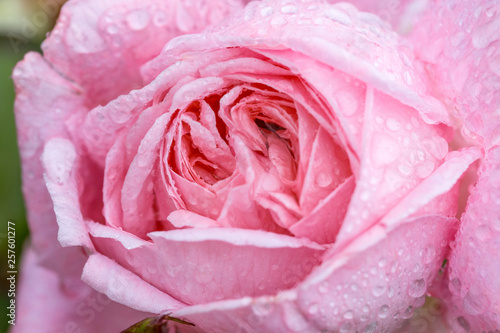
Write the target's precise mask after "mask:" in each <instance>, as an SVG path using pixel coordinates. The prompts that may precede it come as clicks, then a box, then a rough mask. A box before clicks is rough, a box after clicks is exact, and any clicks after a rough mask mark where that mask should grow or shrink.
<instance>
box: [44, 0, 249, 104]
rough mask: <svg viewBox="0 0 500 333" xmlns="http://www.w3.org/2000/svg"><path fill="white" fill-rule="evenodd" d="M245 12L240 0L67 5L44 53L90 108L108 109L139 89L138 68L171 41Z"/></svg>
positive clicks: (107, 1)
mask: <svg viewBox="0 0 500 333" xmlns="http://www.w3.org/2000/svg"><path fill="white" fill-rule="evenodd" d="M239 8H241V3H240V1H238V0H224V1H219V2H218V3H217V5H211V6H208V5H207V1H205V0H197V1H192V2H189V3H185V2H182V1H177V0H169V1H159V0H146V1H142V2H138V1H133V0H126V1H122V0H104V1H102V0H92V1H82V0H77V1H71V2H68V3H67V4H66V5H64V6H63V8H62V10H61V13H60V16H59V20H58V23H57V25H56V27H55V28H54V30H53V31H52V33H51V35H50V37H49V38H48V39H47V40H46V41H45V42H44V44H43V46H42V49H43V51H44V55H45V57H46V58H47V59H48V60H49V61H50V62H51V63H52V64H54V66H55V67H56V68H57V69H58V70H60V71H61V72H62V73H64V75H66V76H68V77H69V78H70V79H72V80H74V81H75V82H76V83H77V84H79V85H80V86H81V87H82V88H83V90H84V92H85V98H86V102H87V105H89V106H91V107H94V106H96V105H99V104H101V105H104V104H106V103H107V102H109V101H110V100H112V99H113V98H116V97H117V96H119V95H122V94H126V93H128V92H129V91H130V90H132V89H136V88H140V87H141V86H143V84H144V82H143V80H142V78H141V76H140V72H139V68H140V66H141V65H142V64H144V63H145V62H146V61H148V60H150V59H152V58H153V57H155V56H156V55H157V54H158V53H159V52H160V50H161V48H162V47H163V45H164V44H165V43H166V42H167V41H168V40H170V39H171V38H173V37H175V36H178V35H180V34H183V33H193V32H198V31H201V30H202V29H203V28H205V27H206V26H208V25H210V24H212V23H215V22H218V21H220V20H221V19H222V18H223V17H224V16H226V15H228V14H229V13H231V12H232V11H234V10H236V9H239Z"/></svg>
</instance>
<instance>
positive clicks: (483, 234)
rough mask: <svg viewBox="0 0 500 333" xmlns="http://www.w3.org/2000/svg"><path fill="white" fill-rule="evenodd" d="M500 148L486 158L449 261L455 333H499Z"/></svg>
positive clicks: (451, 312) (490, 152)
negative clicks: (497, 331) (496, 332)
mask: <svg viewBox="0 0 500 333" xmlns="http://www.w3.org/2000/svg"><path fill="white" fill-rule="evenodd" d="M499 207H500V148H499V147H496V148H493V149H492V150H490V151H489V152H488V153H487V154H486V157H485V158H484V159H483V165H482V166H481V168H480V176H479V180H478V182H477V184H476V186H475V188H474V190H473V191H472V194H471V196H470V197H469V201H468V204H467V209H466V212H465V214H464V215H463V217H462V224H461V227H460V230H459V232H458V236H457V239H456V241H455V244H454V246H453V252H452V256H451V259H450V266H449V267H450V273H449V289H450V291H451V295H452V297H451V300H450V301H451V303H450V304H449V307H450V311H449V313H447V315H448V318H449V321H450V324H451V326H452V328H453V331H454V332H483V331H484V332H486V331H494V330H495V329H498V328H500V317H499V313H500V271H499V269H498V265H497V263H498V262H499V261H500V213H499Z"/></svg>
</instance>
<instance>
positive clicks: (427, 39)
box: [411, 0, 500, 149]
mask: <svg viewBox="0 0 500 333" xmlns="http://www.w3.org/2000/svg"><path fill="white" fill-rule="evenodd" d="M431 4H432V5H430V6H429V9H428V11H427V12H426V13H425V14H424V16H423V18H422V20H421V22H420V23H419V25H418V26H417V27H416V29H415V32H414V33H413V34H412V35H411V39H412V41H413V44H414V45H415V46H416V53H417V55H418V56H419V57H420V58H421V59H422V60H424V61H426V62H428V65H427V68H428V71H429V74H430V75H431V76H432V78H433V80H434V84H435V87H434V89H433V90H434V91H436V93H437V94H440V95H442V96H443V97H444V99H445V101H446V103H447V104H448V107H449V109H450V110H452V112H454V115H455V117H457V118H459V119H461V120H460V122H461V123H459V120H458V119H457V127H462V123H463V125H465V128H464V129H463V132H464V133H463V134H464V135H465V136H466V138H469V139H474V140H475V141H478V142H479V143H481V144H483V145H484V146H485V147H486V148H487V149H488V148H490V147H492V146H495V145H499V144H500V111H499V110H500V94H499V93H498V91H499V89H500V48H499V47H498V44H499V42H500V34H499V33H498V30H499V29H500V10H499V8H498V2H497V1H493V0H472V1H460V0H445V1H438V0H433V1H432V2H431ZM436 22H439V24H436ZM471 132H472V133H471ZM478 136H479V137H478Z"/></svg>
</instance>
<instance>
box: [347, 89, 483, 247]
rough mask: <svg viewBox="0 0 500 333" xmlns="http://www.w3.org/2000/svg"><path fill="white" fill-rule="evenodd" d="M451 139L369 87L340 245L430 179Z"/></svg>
mask: <svg viewBox="0 0 500 333" xmlns="http://www.w3.org/2000/svg"><path fill="white" fill-rule="evenodd" d="M447 134H448V132H447V128H446V127H443V126H438V125H429V124H427V123H425V122H424V121H423V120H422V119H421V118H420V117H419V114H418V112H417V110H415V109H413V108H411V107H409V106H406V105H404V104H401V103H400V102H399V101H397V100H396V99H394V98H392V97H390V96H388V95H386V94H384V93H381V92H379V91H377V90H374V89H373V88H372V87H368V89H367V102H366V110H365V121H364V129H363V147H362V151H361V154H360V155H361V166H360V177H359V178H358V179H357V185H356V190H355V191H354V194H353V196H352V198H351V203H350V206H349V209H348V211H347V215H346V219H345V221H344V224H343V226H342V229H341V230H340V233H339V238H338V241H339V240H341V241H342V242H343V241H345V240H346V241H347V240H349V239H351V238H352V237H354V236H355V235H356V234H358V233H359V232H360V231H361V230H363V229H365V228H367V227H368V226H370V225H372V224H373V223H376V222H377V221H378V220H379V219H380V218H381V217H383V216H384V215H385V214H386V213H387V212H388V211H389V210H390V209H391V208H393V207H394V206H395V205H396V204H398V203H399V202H400V201H401V199H402V198H403V197H404V196H405V195H407V194H408V193H410V192H411V191H412V189H413V188H415V186H417V185H418V184H419V183H420V182H421V181H422V180H423V179H425V178H427V177H428V176H429V175H431V174H432V173H433V172H434V170H435V169H436V168H437V167H438V166H439V165H440V164H441V163H442V160H443V158H444V157H445V156H446V153H447V152H448V143H447V141H446V139H445V138H446V136H447ZM476 158H477V157H476ZM470 163H471V162H470V161H469V162H466V163H464V165H469V164H470ZM465 169H466V168H465ZM465 169H463V170H462V172H463V171H465ZM459 176H460V174H459V175H457V176H456V177H455V181H457V180H458V177H459ZM453 185H454V184H451V185H450V186H449V188H448V189H450V188H451V187H452V186H453Z"/></svg>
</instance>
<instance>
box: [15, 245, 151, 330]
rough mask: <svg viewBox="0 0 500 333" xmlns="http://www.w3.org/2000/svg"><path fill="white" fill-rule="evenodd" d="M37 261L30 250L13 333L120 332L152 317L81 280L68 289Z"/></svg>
mask: <svg viewBox="0 0 500 333" xmlns="http://www.w3.org/2000/svg"><path fill="white" fill-rule="evenodd" d="M37 261H38V257H37V255H36V253H35V251H34V250H33V249H32V248H29V249H26V250H25V252H24V254H23V262H22V268H21V271H22V273H23V274H22V275H21V280H20V281H19V282H20V287H19V293H18V295H17V306H18V307H17V311H18V312H17V320H16V325H15V326H13V327H12V329H11V331H10V332H12V333H24V332H39V333H54V332H82V333H83V332H85V333H87V332H94V333H106V332H119V331H121V330H123V329H125V328H127V327H128V326H130V325H132V324H133V323H135V322H137V321H139V320H141V319H143V318H145V317H147V316H150V315H151V314H148V313H145V312H140V311H136V310H133V309H131V308H129V307H126V306H124V305H122V304H118V303H115V302H113V301H111V300H110V299H109V298H108V297H106V296H105V295H103V294H100V293H97V292H95V291H94V290H93V289H92V288H90V287H89V286H87V285H86V284H84V283H83V282H81V281H80V280H79V279H74V280H72V284H71V285H69V286H65V285H64V284H61V281H60V280H59V278H58V276H57V275H56V274H55V273H54V272H52V271H50V270H48V269H46V268H43V267H41V266H39V265H38V263H37Z"/></svg>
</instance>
